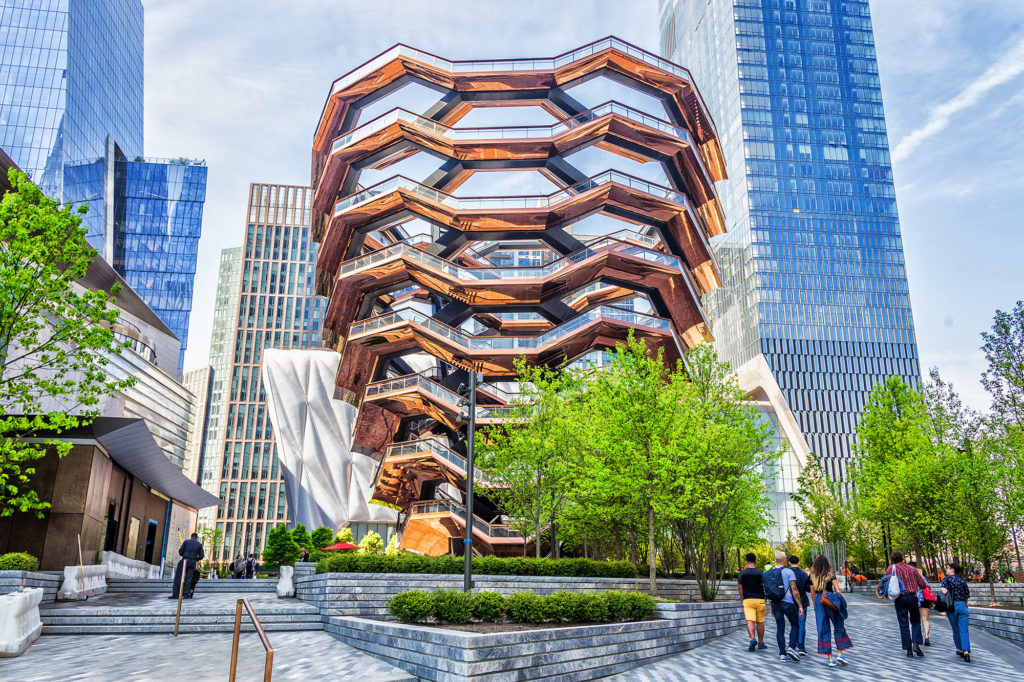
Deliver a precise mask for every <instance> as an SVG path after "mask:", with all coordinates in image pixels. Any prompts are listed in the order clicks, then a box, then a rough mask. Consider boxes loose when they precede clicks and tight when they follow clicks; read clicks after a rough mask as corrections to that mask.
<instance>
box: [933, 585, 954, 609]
mask: <svg viewBox="0 0 1024 682" xmlns="http://www.w3.org/2000/svg"><path fill="white" fill-rule="evenodd" d="M935 596H936V599H935V610H936V611H938V612H939V613H949V612H952V611H954V610H955V609H956V607H955V606H954V605H953V592H952V590H949V589H947V590H946V592H945V594H943V592H942V591H941V590H939V593H938V594H937V595H935Z"/></svg>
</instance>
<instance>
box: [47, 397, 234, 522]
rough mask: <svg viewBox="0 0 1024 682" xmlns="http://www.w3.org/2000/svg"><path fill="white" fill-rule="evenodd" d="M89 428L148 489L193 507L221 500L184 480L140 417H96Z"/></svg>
mask: <svg viewBox="0 0 1024 682" xmlns="http://www.w3.org/2000/svg"><path fill="white" fill-rule="evenodd" d="M90 428H91V430H92V434H93V437H94V438H95V439H96V440H97V441H98V442H99V444H100V445H102V446H103V447H104V449H105V450H106V451H107V452H108V453H109V454H110V457H111V459H113V460H114V461H115V462H117V463H118V464H120V465H121V466H122V467H124V469H125V470H126V471H128V473H130V474H131V475H132V476H134V477H135V478H137V479H139V480H140V481H142V482H143V483H145V484H146V485H148V486H149V487H150V488H154V489H156V490H157V491H159V492H161V493H163V494H164V495H166V496H167V497H169V498H171V499H172V500H176V501H178V502H181V503H182V504H186V505H188V506H189V507H193V508H195V509H203V508H204V507H216V506H217V505H219V504H222V503H223V501H222V500H221V499H220V498H219V497H216V496H215V495H211V494H210V493H208V492H207V491H205V490H203V489H202V488H200V487H199V486H198V485H196V484H195V483H193V482H192V481H190V480H188V477H186V476H185V474H183V473H181V470H180V469H179V468H178V467H176V466H174V465H173V464H172V463H171V461H170V460H169V459H167V455H165V454H164V451H163V450H161V449H160V446H159V445H157V443H156V441H155V440H154V439H153V434H151V433H150V432H149V429H148V428H147V427H146V422H145V421H143V420H142V419H128V418H124V417H99V418H97V419H95V420H94V421H93V422H92V424H90ZM58 437H59V436H58Z"/></svg>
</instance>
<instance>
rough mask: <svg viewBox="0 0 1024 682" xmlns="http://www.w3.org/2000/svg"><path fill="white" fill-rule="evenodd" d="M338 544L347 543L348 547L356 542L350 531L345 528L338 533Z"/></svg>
mask: <svg viewBox="0 0 1024 682" xmlns="http://www.w3.org/2000/svg"><path fill="white" fill-rule="evenodd" d="M338 542H347V543H348V544H350V545H354V544H355V542H356V541H355V539H354V538H353V536H352V529H351V528H349V527H347V526H346V527H345V528H342V529H341V530H340V531H338ZM332 544H333V543H332Z"/></svg>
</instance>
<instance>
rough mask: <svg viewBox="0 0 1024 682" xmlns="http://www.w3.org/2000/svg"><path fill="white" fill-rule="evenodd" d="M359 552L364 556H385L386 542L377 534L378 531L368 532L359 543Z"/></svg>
mask: <svg viewBox="0 0 1024 682" xmlns="http://www.w3.org/2000/svg"><path fill="white" fill-rule="evenodd" d="M359 551H360V552H362V553H363V554H383V553H384V540H383V539H382V538H381V537H380V535H378V534H377V531H375V530H371V531H367V533H366V535H364V536H363V539H362V540H360V541H359Z"/></svg>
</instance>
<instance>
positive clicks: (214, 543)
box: [198, 526, 224, 568]
mask: <svg viewBox="0 0 1024 682" xmlns="http://www.w3.org/2000/svg"><path fill="white" fill-rule="evenodd" d="M198 535H199V541H200V542H202V543H203V546H204V547H209V548H210V555H209V556H210V559H209V560H208V561H207V562H206V563H207V568H209V565H210V564H211V563H212V561H213V558H214V557H216V556H217V547H218V546H220V544H221V543H222V542H224V531H222V530H219V529H217V528H215V527H213V526H200V527H199V528H198Z"/></svg>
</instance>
